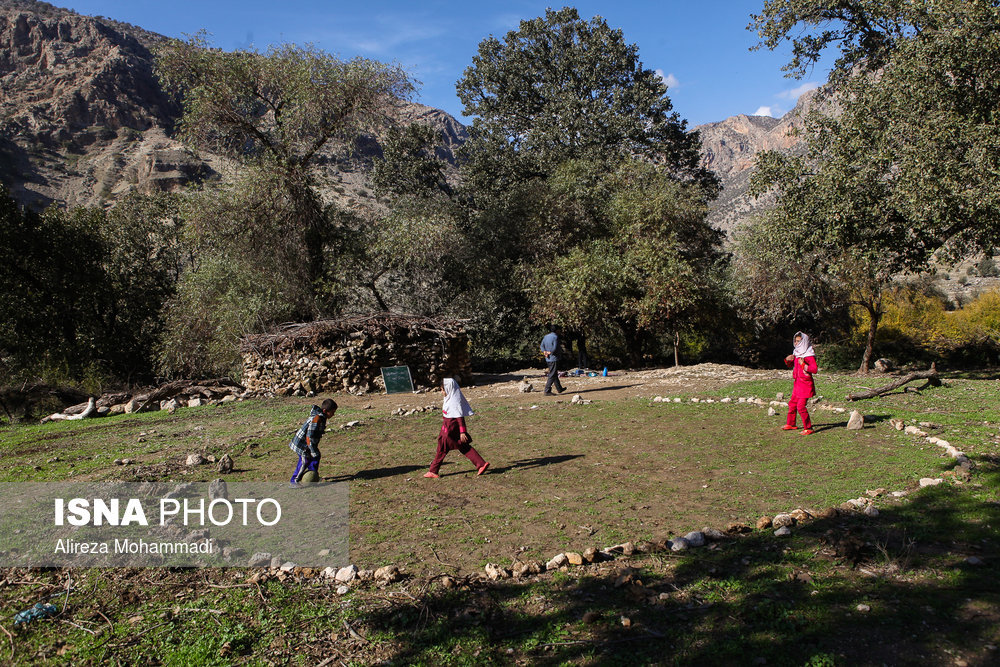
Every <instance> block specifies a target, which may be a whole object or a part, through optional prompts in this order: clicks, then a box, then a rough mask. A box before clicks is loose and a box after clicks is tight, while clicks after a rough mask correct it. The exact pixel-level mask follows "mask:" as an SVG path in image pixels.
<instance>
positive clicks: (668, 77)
mask: <svg viewBox="0 0 1000 667" xmlns="http://www.w3.org/2000/svg"><path fill="white" fill-rule="evenodd" d="M656 76H658V77H660V78H661V79H662V80H663V83H664V84H666V86H667V88H670V89H677V88H680V86H681V82H680V81H679V80H678V79H677V77H676V76H674V74H673V72H671V73H670V74H664V73H663V70H662V69H658V70H656Z"/></svg>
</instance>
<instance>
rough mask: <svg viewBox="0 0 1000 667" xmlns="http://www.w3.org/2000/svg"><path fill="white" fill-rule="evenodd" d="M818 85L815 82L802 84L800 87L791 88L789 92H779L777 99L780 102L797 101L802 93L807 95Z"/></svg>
mask: <svg viewBox="0 0 1000 667" xmlns="http://www.w3.org/2000/svg"><path fill="white" fill-rule="evenodd" d="M819 85H820V84H818V83H816V82H815V81H807V82H805V83H803V84H802V85H801V86H797V87H795V88H792V89H791V90H783V91H781V92H780V93H778V95H777V97H778V98H779V99H782V100H797V99H799V97H801V96H802V95H803V94H804V93H808V92H809V91H810V90H815V89H817V88H819Z"/></svg>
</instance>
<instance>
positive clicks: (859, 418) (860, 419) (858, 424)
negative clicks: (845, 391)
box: [847, 410, 865, 431]
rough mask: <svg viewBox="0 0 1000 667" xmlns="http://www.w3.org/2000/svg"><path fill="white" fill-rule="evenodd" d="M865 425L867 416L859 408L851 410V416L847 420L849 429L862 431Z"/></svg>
mask: <svg viewBox="0 0 1000 667" xmlns="http://www.w3.org/2000/svg"><path fill="white" fill-rule="evenodd" d="M864 427H865V417H864V415H862V414H861V413H860V412H858V411H857V410H852V411H851V416H850V417H849V418H848V420H847V430H848V431H860V430H861V429H863V428H864Z"/></svg>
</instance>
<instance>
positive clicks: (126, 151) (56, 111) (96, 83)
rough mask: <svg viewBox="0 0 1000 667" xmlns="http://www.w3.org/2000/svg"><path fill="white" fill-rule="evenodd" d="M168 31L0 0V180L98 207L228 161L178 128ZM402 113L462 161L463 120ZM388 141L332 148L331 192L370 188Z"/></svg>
mask: <svg viewBox="0 0 1000 667" xmlns="http://www.w3.org/2000/svg"><path fill="white" fill-rule="evenodd" d="M164 39H166V38H165V37H163V36H162V35H157V34H155V33H151V32H149V31H146V30H143V29H142V28H138V27H136V26H132V25H129V24H126V23H121V22H118V21H114V20H112V19H107V18H104V17H91V16H81V15H79V14H76V13H75V12H73V11H71V10H66V9H60V8H57V7H54V6H52V5H50V4H48V3H45V2H34V1H32V0H0V182H2V183H3V184H4V185H5V186H7V188H8V189H9V190H10V191H11V192H12V193H13V195H14V196H15V197H16V198H17V199H18V200H19V201H21V202H22V203H24V204H27V205H30V206H33V207H38V208H41V207H44V206H46V205H48V204H50V203H53V202H57V203H60V204H65V205H67V206H94V205H102V204H106V203H108V202H110V201H113V200H114V199H115V198H116V197H118V196H120V195H122V194H124V193H126V192H129V191H131V190H139V191H142V192H154V191H171V190H175V189H177V188H180V187H182V186H184V185H186V184H189V183H192V182H195V181H198V180H201V179H204V178H208V177H212V176H213V175H215V174H217V173H219V172H222V171H224V169H225V165H224V164H223V163H222V162H221V161H220V160H219V159H218V158H216V157H214V156H212V155H205V154H195V153H194V152H192V151H191V150H189V149H188V148H187V147H185V146H184V145H182V144H181V143H180V142H178V141H176V140H175V139H174V138H172V131H173V127H174V124H175V123H176V121H177V119H178V117H179V115H180V108H179V107H178V105H177V104H176V103H175V102H174V101H172V100H171V99H170V98H169V97H168V96H167V95H165V94H164V92H163V90H162V89H161V87H160V85H159V82H158V81H157V79H156V77H155V76H154V75H153V54H152V49H154V48H155V46H156V44H157V43H159V42H161V41H162V40H164ZM400 115H401V120H403V121H405V122H410V121H421V122H427V123H430V124H431V125H433V126H434V127H436V128H438V129H439V130H440V131H441V132H442V135H443V136H444V138H445V145H444V148H443V149H442V151H441V157H443V158H444V159H446V160H448V161H449V162H451V163H452V164H454V161H455V156H454V152H453V149H454V148H456V147H457V146H458V145H460V144H461V143H462V142H463V141H464V140H465V138H466V136H467V135H466V132H465V128H464V127H463V126H462V124H461V123H459V122H458V121H457V120H455V119H454V118H452V117H451V116H449V115H448V114H446V113H445V112H443V111H440V110H437V109H432V108H430V107H427V106H424V105H420V104H407V105H405V106H404V107H403V108H402V109H401V110H400ZM380 152H381V149H380V148H379V146H378V143H377V142H376V141H375V140H374V139H372V138H367V139H365V140H363V141H361V142H359V145H358V148H357V150H356V152H355V154H354V155H353V156H351V158H350V159H347V160H337V159H334V158H333V156H330V159H329V160H327V161H326V163H327V167H326V169H327V170H328V172H329V173H328V174H327V175H328V176H329V177H330V178H329V180H330V181H331V182H332V183H333V184H334V185H333V187H332V188H331V190H330V193H329V194H330V196H331V198H335V199H342V200H344V201H352V200H353V201H357V200H359V199H361V198H364V197H366V196H368V195H367V193H368V188H367V181H366V177H365V172H366V170H367V167H368V165H369V164H370V162H371V159H372V158H373V157H375V156H376V155H379V154H380Z"/></svg>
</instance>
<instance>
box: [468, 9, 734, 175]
mask: <svg viewBox="0 0 1000 667" xmlns="http://www.w3.org/2000/svg"><path fill="white" fill-rule="evenodd" d="M457 89H458V96H459V99H461V101H462V103H463V104H464V105H465V114H466V115H467V116H471V117H473V122H472V126H471V127H470V128H469V135H470V140H469V142H468V143H467V144H466V146H465V147H464V148H463V154H464V155H466V156H467V157H468V159H469V160H470V165H469V168H467V169H466V170H465V172H466V174H467V175H468V176H471V177H472V178H473V181H474V182H475V183H476V184H477V185H481V186H487V185H488V186H490V187H491V188H492V189H504V188H509V187H511V186H512V185H514V184H516V183H518V182H523V181H525V180H530V179H532V178H538V177H545V176H547V175H549V174H551V173H552V172H553V171H554V170H555V169H556V168H557V167H558V165H560V164H561V163H563V162H565V161H566V160H572V159H583V160H607V161H608V162H611V163H615V162H617V161H619V160H621V159H623V158H630V157H642V158H645V159H648V160H650V161H653V162H656V163H658V164H661V165H663V166H664V168H666V169H667V170H669V172H670V173H672V174H673V175H674V176H675V177H676V178H678V179H684V180H696V181H699V182H702V183H704V184H714V178H713V177H712V175H711V174H710V172H708V171H706V170H704V169H703V168H702V167H701V165H700V155H699V153H698V145H699V144H698V138H697V135H695V134H690V133H688V132H687V131H686V122H685V121H683V120H682V119H681V118H680V116H679V115H678V114H677V113H676V112H674V111H672V109H673V106H672V104H671V102H670V99H669V98H668V97H667V86H666V84H665V83H664V81H663V79H662V77H661V76H659V75H658V74H657V73H656V72H654V71H653V70H650V69H647V68H645V67H644V66H643V64H642V62H641V61H640V60H639V56H638V47H637V46H636V45H634V44H629V43H627V42H626V41H625V38H624V36H623V34H622V32H621V30H616V29H612V28H610V27H609V26H608V24H607V23H606V22H605V21H604V20H603V19H602V18H600V17H594V18H592V19H591V20H589V21H585V20H582V19H581V18H580V16H579V14H578V13H577V11H576V10H575V9H572V8H563V9H560V10H558V11H555V10H552V9H549V10H546V12H545V16H544V17H539V18H536V19H531V20H528V21H522V22H521V24H520V27H519V28H518V29H517V30H513V31H511V32H508V33H507V35H506V36H505V37H504V39H503V40H502V41H501V40H499V39H497V38H495V37H492V36H491V37H489V38H487V39H485V40H483V41H482V42H481V43H480V45H479V50H478V53H477V54H476V55H475V56H473V59H472V65H471V66H470V67H468V68H467V69H466V70H465V72H464V74H463V75H462V78H461V79H460V80H459V81H458V84H457Z"/></svg>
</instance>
